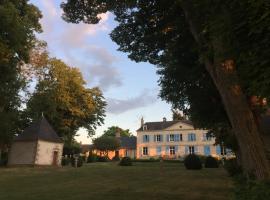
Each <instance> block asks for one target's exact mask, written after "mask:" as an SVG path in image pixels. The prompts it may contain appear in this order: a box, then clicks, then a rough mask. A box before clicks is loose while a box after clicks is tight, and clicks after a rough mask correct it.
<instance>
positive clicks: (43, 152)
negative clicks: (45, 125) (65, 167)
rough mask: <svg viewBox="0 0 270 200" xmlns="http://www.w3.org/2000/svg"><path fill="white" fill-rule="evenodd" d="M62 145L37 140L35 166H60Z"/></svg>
mask: <svg viewBox="0 0 270 200" xmlns="http://www.w3.org/2000/svg"><path fill="white" fill-rule="evenodd" d="M62 153H63V143H53V142H48V141H42V140H39V141H38V144H37V152H36V158H35V165H57V166H61V158H62Z"/></svg>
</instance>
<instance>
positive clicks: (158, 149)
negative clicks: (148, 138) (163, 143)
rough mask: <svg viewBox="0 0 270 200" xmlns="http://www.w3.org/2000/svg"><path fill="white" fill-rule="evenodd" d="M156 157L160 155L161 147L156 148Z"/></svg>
mask: <svg viewBox="0 0 270 200" xmlns="http://www.w3.org/2000/svg"><path fill="white" fill-rule="evenodd" d="M157 155H161V147H157Z"/></svg>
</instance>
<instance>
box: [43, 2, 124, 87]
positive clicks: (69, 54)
mask: <svg viewBox="0 0 270 200" xmlns="http://www.w3.org/2000/svg"><path fill="white" fill-rule="evenodd" d="M39 5H40V8H41V10H42V13H43V19H42V20H41V23H42V26H43V30H44V32H43V33H42V34H41V35H40V37H41V39H43V40H45V41H47V42H48V46H49V52H50V53H51V54H52V56H57V57H58V58H60V59H63V61H64V62H66V63H67V64H68V65H71V66H75V67H78V68H80V70H81V71H82V74H83V76H84V78H85V80H86V82H87V84H88V86H89V87H93V86H98V87H100V88H101V89H102V90H103V91H106V90H108V89H110V88H112V87H119V86H121V85H122V81H121V80H122V78H121V76H120V72H119V70H118V68H117V66H114V64H115V63H116V62H117V61H118V59H117V58H116V57H115V56H113V55H112V54H111V53H110V52H109V51H108V50H107V49H105V48H103V47H100V46H95V45H93V44H92V43H91V39H92V38H93V37H94V36H97V34H98V33H100V32H109V31H110V26H109V22H108V20H109V17H110V13H109V12H107V13H102V14H99V17H100V18H101V20H100V22H99V23H98V24H95V25H94V24H84V23H79V24H72V23H67V22H65V21H64V20H63V19H62V18H61V15H62V12H63V11H62V9H61V8H60V1H55V0H40V1H39ZM59 54H60V56H59Z"/></svg>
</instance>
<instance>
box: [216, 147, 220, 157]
mask: <svg viewBox="0 0 270 200" xmlns="http://www.w3.org/2000/svg"><path fill="white" fill-rule="evenodd" d="M216 152H217V155H221V148H220V145H217V146H216Z"/></svg>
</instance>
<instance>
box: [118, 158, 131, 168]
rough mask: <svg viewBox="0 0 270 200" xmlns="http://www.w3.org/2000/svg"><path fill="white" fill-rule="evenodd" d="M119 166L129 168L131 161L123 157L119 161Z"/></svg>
mask: <svg viewBox="0 0 270 200" xmlns="http://www.w3.org/2000/svg"><path fill="white" fill-rule="evenodd" d="M119 165H121V166H131V165H132V161H131V159H130V157H123V158H122V159H121V161H120V163H119Z"/></svg>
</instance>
